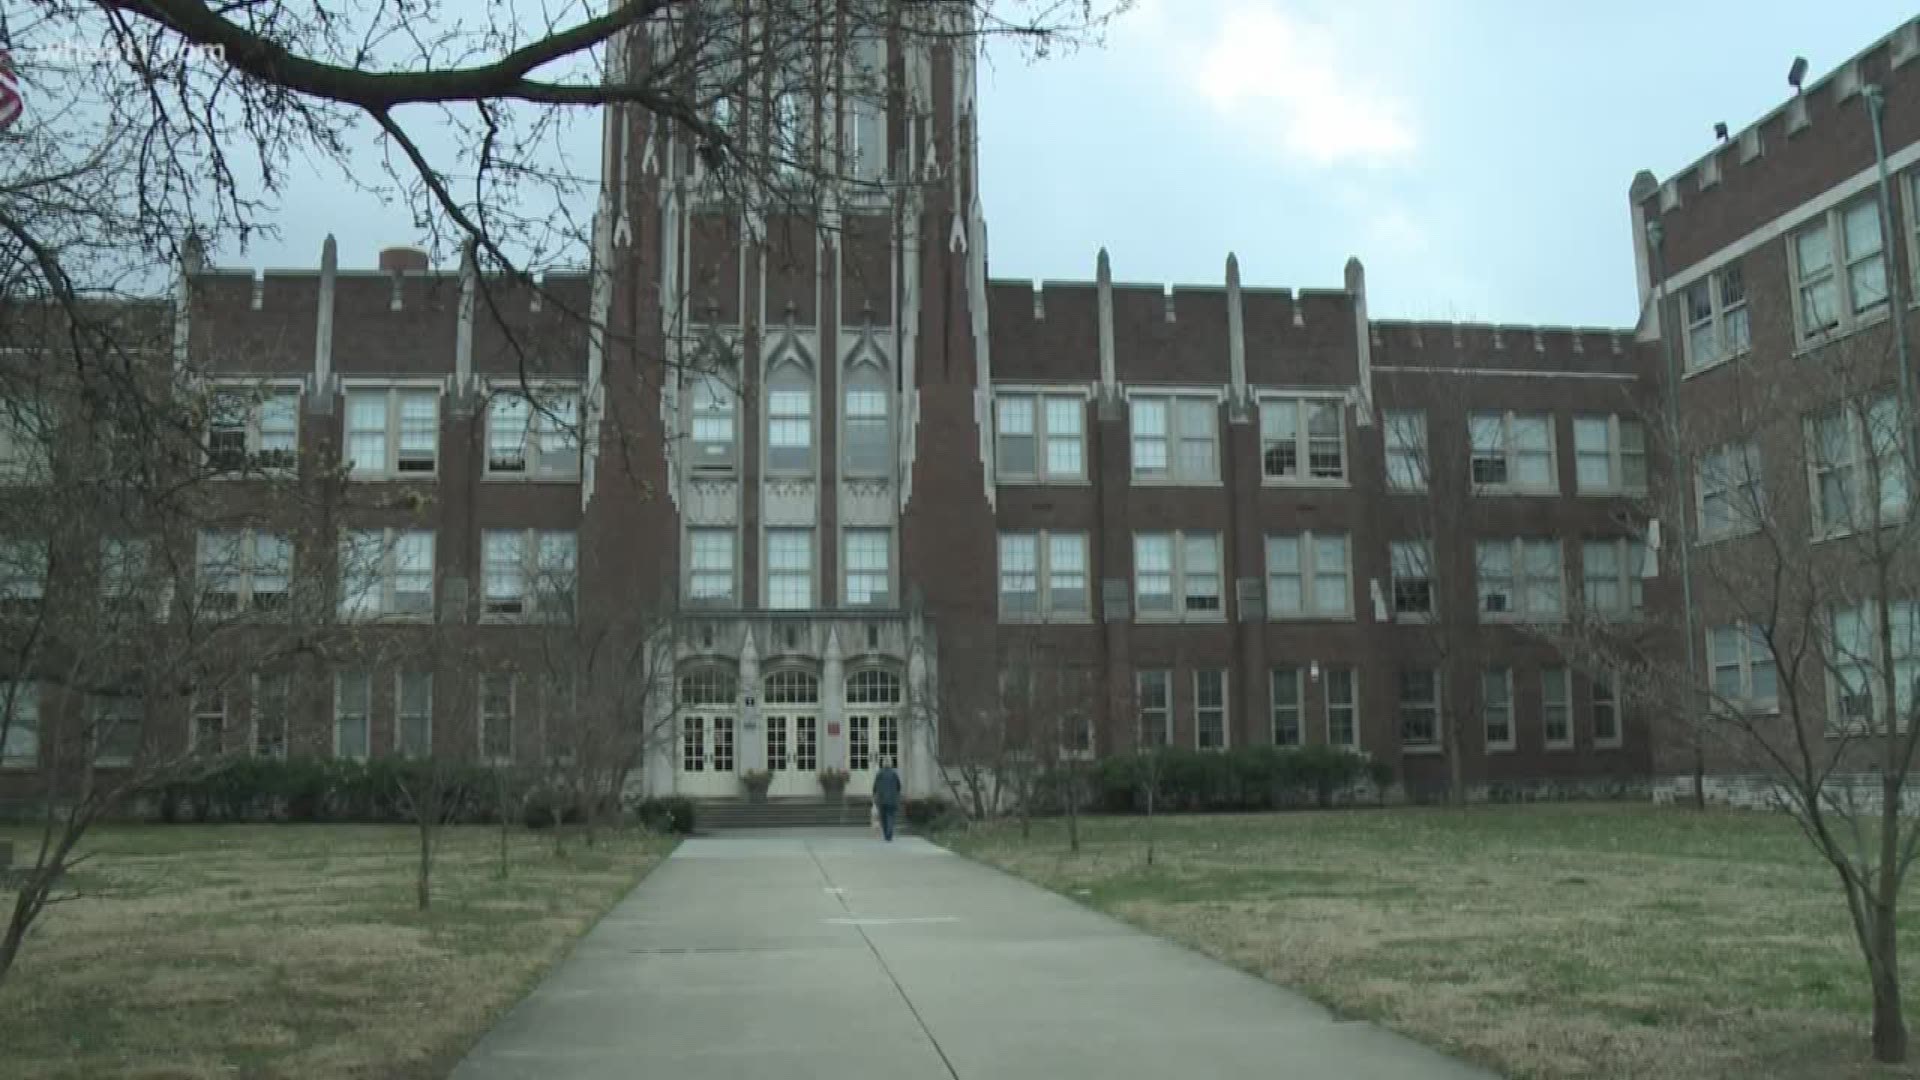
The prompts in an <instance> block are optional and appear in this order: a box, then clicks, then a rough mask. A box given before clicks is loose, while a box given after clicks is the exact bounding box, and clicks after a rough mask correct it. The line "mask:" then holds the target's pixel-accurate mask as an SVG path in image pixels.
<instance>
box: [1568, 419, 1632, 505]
mask: <svg viewBox="0 0 1920 1080" xmlns="http://www.w3.org/2000/svg"><path fill="white" fill-rule="evenodd" d="M1573 462H1574V484H1575V488H1576V490H1578V491H1579V492H1580V494H1582V495H1591V494H1595V493H1601V494H1613V493H1618V492H1622V491H1626V492H1642V491H1645V490H1647V429H1646V425H1644V424H1642V423H1641V422H1640V421H1638V420H1625V419H1622V418H1620V417H1618V416H1576V417H1574V419H1573Z"/></svg>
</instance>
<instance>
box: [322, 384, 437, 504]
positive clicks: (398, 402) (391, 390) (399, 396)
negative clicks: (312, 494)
mask: <svg viewBox="0 0 1920 1080" xmlns="http://www.w3.org/2000/svg"><path fill="white" fill-rule="evenodd" d="M428 395H431V398H430V400H431V401H432V403H433V417H432V420H433V434H432V437H431V439H430V440H429V441H428V442H427V443H426V446H425V449H424V452H423V451H422V448H421V447H419V446H418V445H416V446H413V447H408V446H406V445H405V443H406V437H407V434H408V432H409V430H410V429H412V430H413V431H414V432H415V434H418V427H419V420H420V417H419V415H418V413H417V412H415V413H411V414H410V413H409V411H408V409H407V405H408V403H410V402H418V401H421V400H428V399H429V398H428ZM381 396H384V397H385V402H384V404H385V406H386V409H385V414H386V415H385V417H384V419H385V423H384V424H383V425H382V426H381V429H380V434H381V446H382V450H381V455H380V457H381V460H380V461H378V462H376V463H362V462H361V461H359V460H358V459H357V458H355V456H354V450H353V436H354V432H355V430H356V429H355V426H354V415H353V406H354V404H355V402H356V401H365V400H368V399H370V398H375V397H381ZM445 399H446V382H445V381H444V380H441V379H427V378H422V379H373V378H360V377H342V378H341V380H340V404H341V408H340V463H341V465H342V466H343V467H344V466H348V465H349V463H351V467H350V468H349V469H348V471H347V479H349V480H354V481H362V480H422V481H424V480H433V479H436V478H438V476H439V475H440V457H441V455H440V434H441V424H442V423H443V422H444V420H445V415H446V408H445ZM409 465H412V466H413V467H412V468H408V466H409Z"/></svg>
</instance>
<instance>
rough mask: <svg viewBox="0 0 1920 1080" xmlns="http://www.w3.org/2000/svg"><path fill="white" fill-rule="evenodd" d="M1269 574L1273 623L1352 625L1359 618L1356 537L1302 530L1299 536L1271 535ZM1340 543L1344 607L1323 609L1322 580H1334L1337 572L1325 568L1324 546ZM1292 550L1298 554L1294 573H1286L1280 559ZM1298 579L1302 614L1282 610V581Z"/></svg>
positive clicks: (1268, 537)
mask: <svg viewBox="0 0 1920 1080" xmlns="http://www.w3.org/2000/svg"><path fill="white" fill-rule="evenodd" d="M1264 540H1265V543H1264V544H1263V545H1262V546H1263V547H1264V548H1265V554H1266V563H1267V566H1266V571H1267V618H1268V620H1270V621H1272V622H1314V621H1320V622H1326V621H1332V622H1352V621H1353V620H1354V618H1355V615H1354V603H1353V534H1352V533H1349V532H1345V531H1339V532H1334V531H1326V532H1313V531H1310V530H1302V531H1300V532H1297V533H1269V534H1267V535H1266V537H1264ZM1323 541H1325V542H1330V543H1333V542H1337V543H1338V544H1339V545H1340V547H1341V549H1342V552H1341V556H1340V567H1339V574H1340V577H1341V579H1342V583H1341V586H1340V600H1341V605H1340V607H1338V608H1329V607H1323V606H1322V605H1321V603H1320V579H1321V578H1322V577H1329V578H1330V577H1332V575H1333V571H1331V570H1329V569H1328V568H1326V567H1324V566H1322V565H1321V562H1322V559H1321V555H1322V551H1321V543H1322V542H1323ZM1289 546H1291V547H1292V549H1293V551H1294V553H1295V556H1294V557H1295V559H1296V561H1295V563H1294V566H1293V569H1292V570H1282V569H1281V568H1280V565H1279V562H1278V560H1277V559H1276V557H1275V556H1276V555H1277V554H1279V553H1280V552H1284V551H1286V550H1287V548H1288V547H1289ZM1289 577H1291V578H1298V579H1299V584H1300V607H1299V610H1298V611H1285V610H1282V608H1281V604H1280V601H1279V596H1280V589H1279V588H1278V587H1277V583H1278V582H1279V581H1280V579H1282V578H1289Z"/></svg>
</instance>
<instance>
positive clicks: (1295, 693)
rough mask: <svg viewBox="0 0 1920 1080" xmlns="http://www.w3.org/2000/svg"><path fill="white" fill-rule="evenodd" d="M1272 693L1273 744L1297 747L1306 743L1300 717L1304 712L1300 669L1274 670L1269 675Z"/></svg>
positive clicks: (1285, 668)
mask: <svg viewBox="0 0 1920 1080" xmlns="http://www.w3.org/2000/svg"><path fill="white" fill-rule="evenodd" d="M1269 675H1270V679H1271V686H1272V692H1273V744H1274V745H1275V746H1299V745H1300V744H1301V743H1302V742H1304V741H1306V732H1305V729H1304V728H1303V727H1302V725H1301V721H1300V717H1301V715H1302V713H1303V712H1304V711H1305V709H1304V707H1303V706H1304V704H1305V702H1304V700H1303V695H1302V692H1301V690H1302V681H1301V678H1300V669H1299V668H1296V667H1281V668H1274V669H1273V671H1272V672H1270V673H1269Z"/></svg>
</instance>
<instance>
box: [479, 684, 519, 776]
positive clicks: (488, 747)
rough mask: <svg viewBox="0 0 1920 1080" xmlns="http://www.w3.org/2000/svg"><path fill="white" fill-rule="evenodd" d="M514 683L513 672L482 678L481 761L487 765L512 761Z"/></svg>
mask: <svg viewBox="0 0 1920 1080" xmlns="http://www.w3.org/2000/svg"><path fill="white" fill-rule="evenodd" d="M514 681H515V680H514V676H513V673H512V672H491V673H489V674H485V675H482V676H480V757H481V759H482V760H484V761H491V762H495V763H504V762H509V761H512V760H513V718H514V690H515V686H514Z"/></svg>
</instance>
